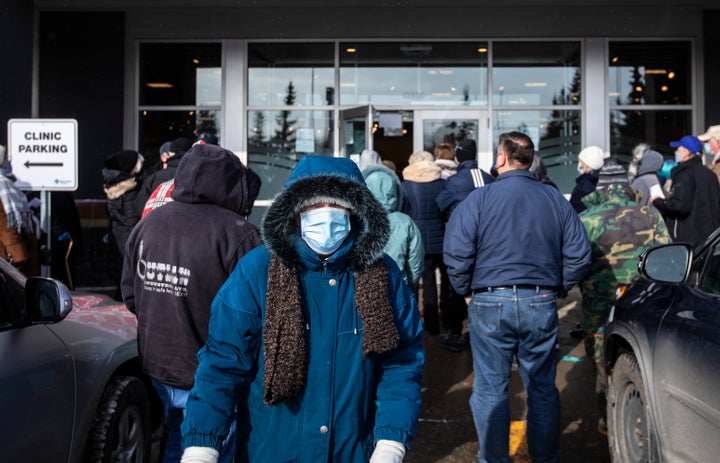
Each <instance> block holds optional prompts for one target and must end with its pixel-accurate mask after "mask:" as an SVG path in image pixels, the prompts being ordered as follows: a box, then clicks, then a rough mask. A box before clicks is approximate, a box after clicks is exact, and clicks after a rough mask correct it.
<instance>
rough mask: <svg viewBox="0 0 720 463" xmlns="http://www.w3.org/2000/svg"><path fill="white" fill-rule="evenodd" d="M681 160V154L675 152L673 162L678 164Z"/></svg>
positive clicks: (678, 151)
mask: <svg viewBox="0 0 720 463" xmlns="http://www.w3.org/2000/svg"><path fill="white" fill-rule="evenodd" d="M682 160H683V159H682V153H681V152H680V150H675V162H678V163H680V162H682Z"/></svg>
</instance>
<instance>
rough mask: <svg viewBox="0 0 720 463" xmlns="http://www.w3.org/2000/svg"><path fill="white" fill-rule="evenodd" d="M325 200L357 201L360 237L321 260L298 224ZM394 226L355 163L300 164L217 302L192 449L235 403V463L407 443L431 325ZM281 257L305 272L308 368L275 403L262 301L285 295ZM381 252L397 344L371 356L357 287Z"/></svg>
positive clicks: (316, 457)
mask: <svg viewBox="0 0 720 463" xmlns="http://www.w3.org/2000/svg"><path fill="white" fill-rule="evenodd" d="M344 161H347V162H348V163H350V164H352V165H350V164H348V163H346V162H344ZM318 179H319V180H318ZM328 179H331V181H330V182H325V183H322V182H321V180H322V181H325V180H328ZM316 180H317V181H316ZM317 196H326V197H338V196H340V197H341V199H342V200H343V201H346V202H348V203H350V204H351V205H352V206H353V212H352V219H351V220H352V225H353V229H352V232H351V233H350V235H349V236H348V238H347V239H346V240H345V241H344V242H343V244H342V246H341V247H340V249H338V250H337V251H336V252H335V253H334V254H333V255H331V256H330V257H329V258H327V259H325V260H321V259H320V258H319V257H318V256H317V255H316V254H315V253H314V252H313V251H312V250H310V248H309V247H307V245H305V243H304V241H303V240H302V239H301V238H300V234H299V227H298V225H297V222H296V220H295V215H296V212H297V208H298V207H299V205H300V204H301V203H303V201H306V200H308V198H311V197H317ZM387 231H388V228H387V219H386V217H385V215H384V213H383V210H382V206H380V205H379V204H378V203H377V201H376V200H375V199H374V198H373V197H372V194H371V193H370V192H369V191H368V190H367V188H366V187H365V186H364V183H363V180H362V176H361V174H360V171H359V170H358V169H357V167H356V166H355V165H354V163H352V161H350V160H346V159H334V158H328V157H322V156H305V157H304V158H303V159H302V160H301V161H300V162H299V163H298V165H297V166H296V168H295V170H294V171H293V173H291V176H290V178H289V179H288V182H287V183H286V186H285V189H284V190H283V192H282V193H281V194H280V195H279V196H278V198H277V199H276V201H275V202H274V203H273V205H272V206H271V207H270V209H269V210H268V213H267V215H266V217H265V219H264V223H263V237H264V239H265V243H266V244H265V245H263V246H261V247H258V248H256V249H254V250H253V251H251V252H250V253H248V254H247V255H246V256H245V257H244V258H242V259H241V260H240V262H239V263H238V265H237V266H236V267H235V270H234V271H233V273H232V274H231V275H230V277H229V278H228V280H227V281H226V282H225V284H224V285H223V287H222V288H221V289H220V291H219V292H218V294H217V297H216V298H215V300H214V302H213V304H212V315H211V320H210V329H209V339H208V342H207V344H206V345H205V347H203V349H202V350H201V351H200V353H199V354H198V356H199V360H200V366H199V368H198V370H197V373H196V377H195V386H194V388H193V390H192V392H191V394H190V398H189V400H188V403H187V408H186V418H185V421H184V422H183V426H182V430H183V438H184V439H183V443H184V445H185V446H186V447H188V446H203V447H214V448H216V449H219V448H220V446H221V442H222V440H223V438H224V436H225V435H226V434H227V431H228V427H229V425H230V420H231V418H230V410H233V409H234V408H235V407H236V406H237V413H238V422H237V425H238V428H237V429H238V430H237V432H238V436H237V438H238V441H237V442H238V444H237V454H236V459H235V461H236V462H241V463H242V462H267V463H275V462H278V463H279V462H338V463H340V462H342V463H354V462H357V463H366V462H367V461H368V460H369V458H370V456H371V454H372V451H373V449H374V445H375V443H376V442H377V441H378V440H379V439H390V440H394V441H398V442H401V443H402V444H404V445H405V446H406V447H408V446H409V444H410V441H411V440H412V438H413V437H414V435H415V432H416V429H417V421H418V416H419V412H420V404H421V393H420V386H421V384H420V383H421V376H422V369H423V364H424V354H423V331H422V325H421V320H420V316H419V310H418V307H417V303H416V302H415V299H414V297H413V296H412V293H411V291H410V289H409V287H408V286H407V285H406V284H405V283H404V281H403V279H402V276H401V273H400V270H399V269H398V267H397V265H396V264H395V262H394V261H393V260H392V259H391V258H390V257H389V256H387V255H386V254H383V253H382V249H383V247H384V244H385V240H386V239H387ZM273 256H274V257H275V258H279V260H280V262H281V263H282V265H286V266H287V267H288V268H292V269H294V270H295V271H296V272H297V279H298V284H299V289H300V293H301V300H302V309H303V310H302V312H303V316H304V320H303V322H304V326H305V330H306V332H305V340H306V343H307V347H308V348H307V362H306V363H307V375H306V382H305V385H304V387H303V389H302V390H301V392H300V393H299V394H298V395H297V396H294V397H290V398H289V399H287V400H284V401H282V402H280V403H278V404H275V405H267V404H266V403H265V402H264V397H266V395H264V394H266V390H265V388H264V382H263V379H264V372H265V358H264V353H265V352H266V349H267V343H268V340H267V339H264V336H263V333H264V332H265V331H264V328H265V321H266V318H265V315H266V300H267V299H270V298H271V297H274V298H275V299H274V300H277V294H276V295H274V296H271V295H272V292H273V291H276V290H277V289H276V288H275V287H274V286H273V287H268V284H267V282H268V275H269V271H270V262H271V257H273ZM378 259H381V260H382V262H384V264H385V267H386V268H387V274H388V280H389V281H388V296H389V305H390V307H391V308H392V318H393V320H394V326H395V328H396V329H397V332H398V335H399V342H398V344H397V346H396V347H395V348H393V349H392V350H389V351H386V352H384V353H380V354H378V353H369V354H368V355H367V356H365V357H364V356H363V334H364V329H363V323H362V320H361V317H360V315H359V313H358V305H357V301H356V298H355V292H354V289H355V285H356V282H357V281H358V272H361V271H363V269H365V268H367V267H368V266H369V265H371V264H373V263H375V264H377V263H378ZM280 296H283V294H281V295H280ZM290 368H292V366H290Z"/></svg>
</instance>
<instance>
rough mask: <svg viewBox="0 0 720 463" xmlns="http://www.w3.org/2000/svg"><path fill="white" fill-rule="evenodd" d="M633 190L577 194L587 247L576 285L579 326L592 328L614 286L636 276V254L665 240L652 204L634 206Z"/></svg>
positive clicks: (600, 320)
mask: <svg viewBox="0 0 720 463" xmlns="http://www.w3.org/2000/svg"><path fill="white" fill-rule="evenodd" d="M638 201H639V197H638V193H637V191H636V190H634V189H632V188H631V187H630V186H629V185H621V184H610V185H608V186H606V187H603V188H599V189H597V190H595V191H594V192H593V193H590V194H589V195H588V196H585V197H584V198H583V202H584V203H585V205H586V206H587V207H588V209H587V210H585V211H584V212H582V213H581V214H580V216H579V217H580V220H581V221H582V223H583V226H584V227H585V231H586V232H587V235H588V239H589V240H590V246H591V249H592V262H591V264H590V271H589V272H588V274H587V276H586V277H585V279H584V280H583V281H582V282H581V284H580V289H581V291H582V316H581V326H582V327H583V329H585V330H586V331H589V332H595V331H596V330H597V329H598V328H599V327H601V326H602V324H603V322H604V318H605V316H606V315H607V312H608V310H609V309H610V307H611V306H612V304H613V303H614V301H615V290H616V288H617V285H618V284H622V283H630V282H631V281H632V280H633V279H634V278H635V276H636V275H637V264H638V257H639V256H640V254H641V253H642V252H643V251H645V250H646V249H648V248H649V247H651V246H655V245H657V244H663V243H667V242H669V240H670V235H669V234H668V230H667V227H666V226H665V222H663V220H662V216H661V215H660V213H659V212H658V211H657V210H655V209H654V208H652V207H648V206H640V205H639V203H638Z"/></svg>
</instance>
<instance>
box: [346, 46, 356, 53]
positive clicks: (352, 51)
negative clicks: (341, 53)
mask: <svg viewBox="0 0 720 463" xmlns="http://www.w3.org/2000/svg"><path fill="white" fill-rule="evenodd" d="M345 51H346V52H348V53H355V52H356V51H357V48H353V47H350V48H346V49H345Z"/></svg>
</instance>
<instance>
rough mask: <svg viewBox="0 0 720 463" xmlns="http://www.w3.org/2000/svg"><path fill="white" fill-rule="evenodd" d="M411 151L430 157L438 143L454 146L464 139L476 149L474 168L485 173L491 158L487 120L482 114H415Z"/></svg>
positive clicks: (490, 165)
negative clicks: (476, 147) (425, 153)
mask: <svg viewBox="0 0 720 463" xmlns="http://www.w3.org/2000/svg"><path fill="white" fill-rule="evenodd" d="M413 125H414V127H413V133H414V140H413V145H414V151H422V150H425V151H428V152H430V153H433V151H434V149H435V147H436V146H437V145H439V144H440V143H443V142H447V143H450V144H452V145H453V146H455V144H456V143H457V142H458V141H460V140H464V139H466V138H470V139H473V140H475V142H476V143H477V146H478V165H479V166H480V168H482V169H484V170H485V171H487V172H489V171H490V167H492V164H493V160H494V156H493V149H492V142H491V133H490V128H489V127H490V119H489V115H488V112H487V111H483V110H474V109H472V110H468V109H463V110H416V111H415V114H414V124H413Z"/></svg>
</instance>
